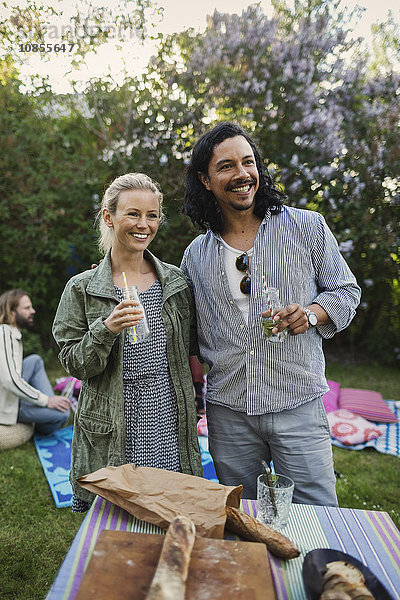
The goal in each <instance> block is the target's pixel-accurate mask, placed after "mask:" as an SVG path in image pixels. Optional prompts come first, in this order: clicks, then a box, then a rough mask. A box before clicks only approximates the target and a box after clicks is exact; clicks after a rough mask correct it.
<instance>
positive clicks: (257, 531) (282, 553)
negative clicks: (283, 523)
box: [226, 506, 300, 559]
mask: <svg viewBox="0 0 400 600" xmlns="http://www.w3.org/2000/svg"><path fill="white" fill-rule="evenodd" d="M226 527H227V529H229V530H230V531H232V532H233V533H236V534H237V535H240V536H241V537H243V538H245V539H246V540H250V541H252V542H262V543H263V544H265V545H266V546H267V548H268V550H269V551H270V552H271V554H274V555H275V556H278V557H279V558H284V559H289V558H296V557H297V556H299V555H300V551H299V550H298V548H296V546H295V545H294V544H293V543H292V542H291V541H290V540H289V538H287V537H285V536H284V535H282V534H281V533H279V531H276V530H275V529H272V527H268V526H267V525H264V524H263V523H260V521H257V520H256V519H254V517H251V516H250V515H248V514H247V513H245V512H242V511H241V510H238V509H237V508H233V507H232V506H227V507H226Z"/></svg>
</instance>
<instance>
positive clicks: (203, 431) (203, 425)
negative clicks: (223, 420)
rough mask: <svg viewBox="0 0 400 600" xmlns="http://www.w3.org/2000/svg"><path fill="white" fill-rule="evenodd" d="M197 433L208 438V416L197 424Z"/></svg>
mask: <svg viewBox="0 0 400 600" xmlns="http://www.w3.org/2000/svg"><path fill="white" fill-rule="evenodd" d="M197 433H198V434H199V435H204V436H206V437H207V436H208V429H207V417H206V415H204V416H203V417H201V419H200V420H199V421H198V422H197Z"/></svg>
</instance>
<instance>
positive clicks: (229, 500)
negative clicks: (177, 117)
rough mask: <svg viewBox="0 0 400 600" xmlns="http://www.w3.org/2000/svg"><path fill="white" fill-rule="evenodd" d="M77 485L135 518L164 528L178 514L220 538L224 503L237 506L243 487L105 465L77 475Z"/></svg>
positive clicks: (205, 533) (148, 469)
mask: <svg viewBox="0 0 400 600" xmlns="http://www.w3.org/2000/svg"><path fill="white" fill-rule="evenodd" d="M77 481H78V483H79V485H80V486H82V487H83V488H85V489H87V490H90V491H91V492H93V493H95V494H98V495H99V496H101V497H102V498H105V499H106V500H110V501H111V502H113V503H114V504H117V505H118V506H120V507H121V508H124V509H125V510H126V511H128V512H129V513H130V514H132V515H134V516H135V517H136V518H137V519H141V520H142V521H148V522H149V523H153V524H154V525H158V526H159V527H162V528H163V529H167V528H168V525H169V524H170V523H171V521H172V519H173V518H174V517H176V516H177V515H185V516H187V517H189V518H190V519H192V521H193V522H194V524H195V525H196V534H197V535H199V536H202V537H211V538H218V539H222V538H223V535H224V527H225V520H226V510H225V507H226V506H233V507H234V508H239V504H240V498H241V495H242V489H243V486H241V485H239V486H237V487H233V486H226V485H221V484H220V483H216V482H214V481H209V480H208V479H203V478H202V477H195V476H194V475H185V474H184V473H175V472H173V471H166V470H164V469H154V468H152V467H136V466H135V465H134V464H128V465H122V466H121V467H105V468H104V469H99V470H98V471H95V472H94V473H90V474H89V475H84V476H83V477H79V479H78V480H77Z"/></svg>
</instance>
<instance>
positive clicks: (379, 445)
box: [332, 400, 400, 457]
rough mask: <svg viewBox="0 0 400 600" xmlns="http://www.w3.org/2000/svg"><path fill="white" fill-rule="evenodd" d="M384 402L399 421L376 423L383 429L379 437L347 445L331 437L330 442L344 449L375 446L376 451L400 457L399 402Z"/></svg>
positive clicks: (361, 448)
mask: <svg viewBox="0 0 400 600" xmlns="http://www.w3.org/2000/svg"><path fill="white" fill-rule="evenodd" d="M386 404H387V405H388V407H389V408H390V410H392V411H393V412H394V413H395V415H396V416H397V418H398V419H399V422H397V423H377V425H379V429H381V430H382V431H383V433H382V435H380V436H379V437H377V438H375V439H373V440H368V442H364V443H362V444H353V445H351V446H348V445H346V444H342V442H339V441H338V440H336V439H334V438H332V444H333V445H334V446H339V448H346V450H363V449H364V448H375V450H377V451H378V452H382V453H383V454H393V455H394V456H399V457H400V402H396V401H395V400H386Z"/></svg>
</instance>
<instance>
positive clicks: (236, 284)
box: [220, 238, 253, 323]
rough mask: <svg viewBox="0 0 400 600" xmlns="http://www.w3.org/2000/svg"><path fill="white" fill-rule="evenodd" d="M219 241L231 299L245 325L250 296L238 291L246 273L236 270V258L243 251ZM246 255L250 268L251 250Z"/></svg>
mask: <svg viewBox="0 0 400 600" xmlns="http://www.w3.org/2000/svg"><path fill="white" fill-rule="evenodd" d="M220 239H221V242H222V243H223V245H224V266H225V273H226V276H227V278H228V283H229V289H230V291H231V294H232V298H233V299H234V301H235V302H236V304H237V305H238V307H239V309H240V310H241V312H242V314H243V317H244V320H245V321H246V323H248V321H249V298H250V296H249V294H243V292H241V291H240V282H241V281H242V279H243V277H245V276H246V272H245V271H239V269H237V268H236V259H237V257H238V256H241V255H242V254H244V252H243V250H237V249H236V248H232V246H230V245H229V244H227V243H226V242H225V241H224V240H223V239H222V238H220ZM246 254H247V256H248V257H249V262H250V267H251V259H252V256H253V248H250V250H247V252H246ZM250 272H251V270H250V269H249V271H248V274H250Z"/></svg>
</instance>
